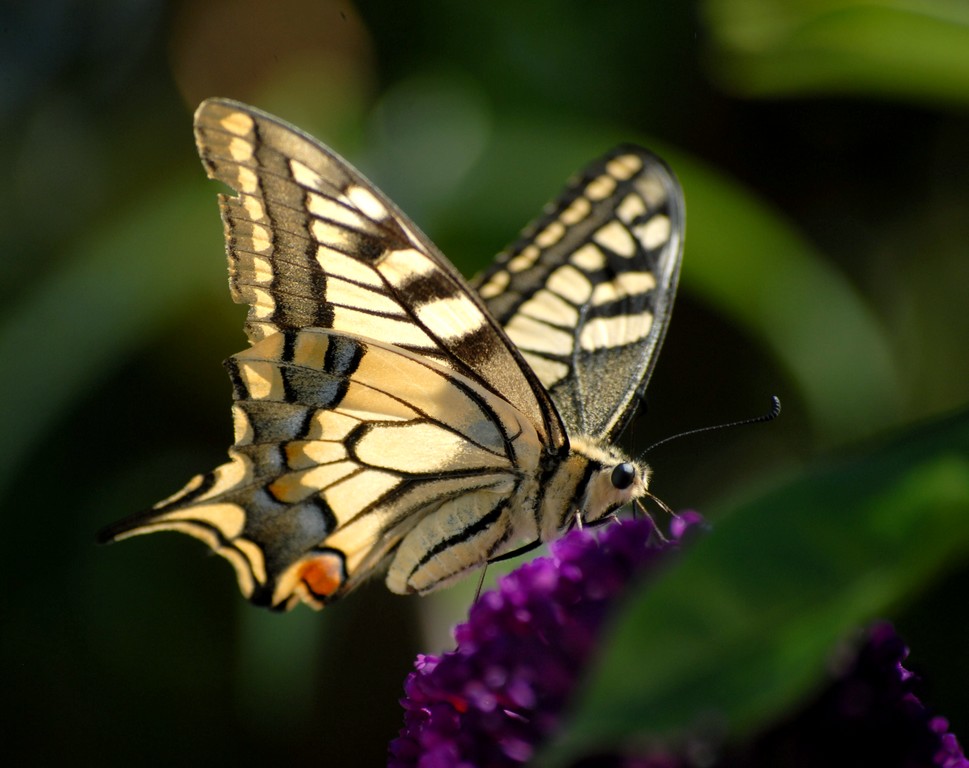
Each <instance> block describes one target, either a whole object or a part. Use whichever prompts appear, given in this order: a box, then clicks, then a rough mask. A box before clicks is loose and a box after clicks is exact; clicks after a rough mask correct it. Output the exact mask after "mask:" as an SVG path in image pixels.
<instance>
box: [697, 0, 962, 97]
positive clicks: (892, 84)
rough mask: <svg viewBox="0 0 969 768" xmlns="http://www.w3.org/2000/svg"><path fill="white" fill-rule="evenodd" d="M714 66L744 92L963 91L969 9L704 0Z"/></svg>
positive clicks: (843, 0)
mask: <svg viewBox="0 0 969 768" xmlns="http://www.w3.org/2000/svg"><path fill="white" fill-rule="evenodd" d="M705 11H706V14H705V15H706V17H707V20H708V23H709V27H710V30H711V32H712V33H713V36H714V38H715V39H716V40H717V42H718V44H719V49H718V50H717V51H716V53H715V55H714V59H713V60H714V66H713V67H712V68H711V69H712V71H713V72H714V73H715V76H716V77H717V78H718V79H719V80H721V82H723V83H725V84H726V85H727V86H728V87H730V88H732V89H734V90H736V91H738V92H741V93H744V94H747V95H751V96H777V95H794V94H805V93H815V94H817V93H841V94H845V93H853V94H867V95H877V96H881V97H889V98H895V99H901V100H906V101H915V102H922V103H929V104H939V103H941V104H959V105H961V104H965V103H966V102H967V101H969V9H967V7H966V5H965V4H964V3H958V2H952V0H920V1H919V2H899V1H898V0H894V1H889V0H874V1H872V2H865V3H859V2H857V0H824V2H820V1H819V0H800V1H799V2H788V0H743V1H742V2H737V1H736V0H708V2H707V3H706V6H705Z"/></svg>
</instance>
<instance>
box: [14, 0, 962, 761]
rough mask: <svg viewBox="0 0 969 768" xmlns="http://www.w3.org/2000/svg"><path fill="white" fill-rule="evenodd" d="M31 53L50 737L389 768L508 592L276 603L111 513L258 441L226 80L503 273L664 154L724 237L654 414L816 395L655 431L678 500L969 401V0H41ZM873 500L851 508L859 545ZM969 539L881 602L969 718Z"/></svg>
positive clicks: (841, 545) (377, 588) (26, 418)
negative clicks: (462, 651) (455, 628)
mask: <svg viewBox="0 0 969 768" xmlns="http://www.w3.org/2000/svg"><path fill="white" fill-rule="evenodd" d="M0 62H2V63H0V73H2V78H0V144H2V146H3V147H4V150H5V156H6V157H7V161H6V163H5V167H4V171H3V178H4V183H3V184H0V196H2V197H0V202H2V204H0V217H2V218H0V226H2V231H4V232H5V233H6V235H5V238H6V239H5V241H4V246H3V255H2V258H0V285H2V286H3V290H4V293H5V294H6V295H7V296H8V298H9V301H8V303H7V307H6V308H5V311H4V312H3V313H2V314H0V361H2V365H3V367H4V370H5V371H6V373H5V374H4V375H3V376H2V377H0V392H2V397H0V403H2V404H3V405H2V407H3V434H4V440H3V455H2V456H0V493H2V496H3V514H4V521H5V536H4V537H3V557H2V558H0V563H2V567H3V569H4V571H3V580H4V583H6V584H7V588H6V589H4V590H3V597H2V601H3V603H2V616H3V630H2V639H0V648H2V658H3V660H4V685H3V692H4V694H3V695H4V698H5V699H6V700H7V701H6V703H7V706H6V708H5V709H6V711H7V713H8V714H7V715H6V716H5V718H4V721H3V725H2V726H0V728H2V733H3V738H2V743H3V744H4V747H5V751H7V752H9V753H10V754H11V755H12V756H14V757H16V758H18V759H19V760H20V761H21V762H23V763H25V764H52V763H66V762H68V761H71V762H74V763H86V762H93V761H94V760H97V761H98V762H99V763H102V764H105V765H130V764H135V763H137V764H142V765H149V764H158V765H161V764H172V763H181V764H197V765H202V764H208V765H211V764H227V763H229V762H230V761H231V762H232V763H234V764H239V765H255V764H260V763H265V762H267V761H270V760H272V761H274V762H276V763H279V764H289V763H295V762H297V761H300V762H304V763H305V762H307V761H310V762H313V763H318V764H324V763H326V764H330V763H332V764H342V765H350V766H356V765H379V764H381V763H382V762H383V759H384V752H385V749H386V743H387V742H388V741H389V739H390V738H391V737H392V736H393V735H394V734H395V733H396V730H397V729H398V728H399V727H400V725H401V713H400V710H399V707H398V705H397V699H398V698H399V697H400V695H401V694H402V687H401V686H402V683H403V680H404V677H405V675H406V673H407V671H408V670H409V668H410V665H411V663H412V660H413V657H414V655H415V654H416V653H418V652H435V651H439V650H441V649H442V648H444V647H445V646H446V645H447V638H448V628H449V626H450V625H451V624H452V623H453V622H454V621H455V620H456V619H457V618H458V617H460V616H461V614H462V612H463V611H465V610H466V608H467V605H468V603H469V601H470V599H471V598H470V595H471V591H473V586H474V585H473V584H471V585H470V586H468V585H464V586H463V587H460V588H457V589H455V590H451V591H449V592H447V593H445V594H443V595H441V596H434V597H433V598H428V599H417V598H410V599H408V598H399V597H394V596H391V595H389V594H388V593H387V592H386V590H385V589H384V588H383V587H382V585H381V584H379V583H377V584H373V585H369V586H368V587H366V588H364V589H363V590H361V592H360V594H358V595H355V596H354V597H353V598H352V599H350V600H347V601H346V602H344V603H342V604H339V605H337V606H334V607H332V608H330V609H328V610H326V611H324V612H323V613H322V614H314V613H311V612H310V611H308V610H306V609H299V610H297V611H295V612H293V613H291V614H288V615H285V616H276V615H270V614H267V613H264V612H260V611H258V610H256V609H254V608H250V607H249V606H248V605H247V604H246V603H245V602H244V601H243V600H242V598H240V596H239V595H238V593H237V590H236V586H235V580H234V577H233V574H232V572H231V569H230V568H229V567H228V566H227V565H226V564H225V563H224V562H223V561H221V560H220V559H218V558H213V557H206V556H205V555H204V549H203V548H202V547H201V545H200V544H198V543H197V542H194V541H192V540H190V539H188V538H187V537H180V536H158V537H147V538H143V539H138V540H134V541H131V542H126V543H123V544H119V545H117V546H113V547H110V548H98V547H96V546H95V545H94V543H93V539H94V532H95V531H96V530H97V529H98V528H99V527H100V526H101V525H103V524H106V523H108V522H111V521H113V520H115V519H117V518H120V517H122V516H124V515H126V514H129V513H132V512H135V511H138V510H140V509H143V508H145V507H147V506H149V505H150V504H152V503H154V502H155V501H157V500H158V499H160V498H162V497H164V496H167V495H168V494H170V493H172V492H173V491H175V490H176V489H177V488H179V487H181V485H182V484H183V482H184V481H185V480H187V479H188V477H190V476H191V475H193V474H195V473H197V472H199V471H202V470H205V469H208V468H210V467H211V466H214V465H215V464H216V463H220V462H221V460H222V458H223V457H224V455H225V449H226V447H227V446H228V444H229V442H230V439H231V425H230V419H229V399H230V387H229V383H228V380H227V378H226V376H225V374H224V373H223V370H222V367H221V365H220V364H219V362H220V361H221V360H222V359H223V358H225V357H227V356H228V355H230V354H232V353H233V352H236V351H238V350H239V349H241V348H242V346H243V345H244V336H243V334H242V330H241V327H242V320H243V317H244V314H245V310H244V308H242V307H238V306H236V305H233V304H232V303H231V301H230V300H229V297H228V292H227V290H226V287H227V286H226V272H225V261H224V257H223V255H222V254H223V245H222V231H221V224H220V222H219V218H218V213H217V208H216V202H215V194H216V192H217V191H219V188H218V185H216V184H214V183H212V182H209V181H207V180H206V179H205V176H204V173H203V171H202V169H201V167H200V165H199V163H198V160H197V157H196V154H195V148H194V145H193V140H192V132H191V115H192V112H193V111H194V109H195V107H196V105H197V104H198V102H199V101H200V100H201V99H203V98H205V97H208V96H228V97H232V98H237V99H241V100H243V101H247V102H249V103H252V104H254V105H256V106H259V107H261V108H263V109H265V110H268V111H270V112H273V113H275V114H278V115H279V116H281V117H283V118H284V119H286V120H289V121H290V122H293V123H296V124H297V125H299V126H300V127H302V128H303V129H305V130H306V131H308V132H310V133H312V134H313V135H315V136H317V137H319V138H321V139H322V140H324V141H325V142H327V143H328V144H330V145H332V146H333V147H334V148H336V149H337V150H338V151H339V152H340V153H341V154H344V155H345V156H347V157H348V158H349V159H351V160H352V161H353V162H354V163H355V164H357V165H358V166H359V167H360V168H361V169H362V170H363V171H364V172H365V173H366V174H367V175H368V176H370V177H371V178H372V179H373V180H374V181H375V182H376V183H378V184H379V185H380V186H381V188H382V189H384V191H386V192H387V193H388V194H389V195H390V196H391V197H392V198H393V199H395V200H396V201H397V202H398V203H399V204H400V206H401V207H402V208H403V209H404V210H405V211H407V212H408V214H409V215H410V216H411V217H412V218H414V220H415V221H416V222H417V223H418V224H419V225H420V226H421V228H422V229H424V230H425V231H426V232H427V233H428V234H429V235H430V236H431V237H432V239H434V240H435V242H436V243H437V244H438V245H439V246H440V247H441V248H442V250H443V251H444V252H445V253H446V254H448V255H449V256H450V257H451V258H452V260H453V261H454V262H455V263H456V264H457V265H458V266H459V268H460V269H462V270H463V271H464V272H465V273H466V274H469V275H470V274H471V273H473V272H474V271H476V270H477V269H479V268H481V267H483V266H484V265H485V264H487V263H488V261H489V259H490V258H491V256H492V255H493V254H494V253H495V252H497V251H498V250H499V249H500V248H502V247H503V246H504V245H505V244H506V243H507V242H509V241H510V240H512V239H513V238H514V237H515V235H516V234H517V232H518V230H519V229H520V228H521V227H522V226H523V225H524V224H525V223H526V222H527V221H528V220H529V219H530V218H531V217H532V216H534V215H535V214H537V213H538V211H539V209H540V208H541V206H542V205H543V204H544V203H545V202H546V201H547V200H548V199H550V198H551V197H552V196H553V195H555V194H556V193H557V191H558V190H559V188H560V187H561V185H562V184H563V183H564V181H565V179H566V178H567V177H568V176H569V174H571V173H572V172H573V171H575V170H576V169H578V168H579V167H580V166H582V165H583V164H584V163H585V162H587V161H588V160H590V159H592V158H593V157H595V156H596V155H598V154H599V153H601V152H603V151H605V150H606V149H608V148H609V147H610V146H611V145H613V144H615V143H617V142H619V141H636V142H640V143H642V144H645V145H646V146H649V147H651V148H653V149H654V150H656V151H658V152H659V153H660V154H661V155H662V156H664V157H665V158H666V159H667V160H668V161H669V163H670V164H671V165H672V167H673V168H674V169H675V171H676V172H677V173H678V175H679V176H680V178H681V181H682V183H683V185H684V188H685V191H686V200H687V211H688V234H687V246H686V254H685V262H684V271H683V279H682V284H681V292H680V296H679V298H678V301H677V307H676V311H675V313H674V315H675V316H674V319H673V322H672V325H671V328H670V331H669V335H668V337H667V342H666V346H665V348H664V350H663V353H662V359H661V360H660V363H659V365H658V366H657V368H656V373H655V375H654V378H653V382H652V384H651V386H650V389H649V393H648V409H644V410H646V411H647V412H646V413H644V414H642V416H641V418H639V419H638V420H637V421H636V422H635V423H634V426H633V428H632V429H631V430H630V432H629V435H630V436H631V438H632V440H633V445H634V446H640V447H641V446H643V445H645V444H648V443H650V442H652V441H654V440H657V439H659V438H662V437H665V436H667V435H669V434H672V433H674V432H676V431H680V430H683V429H686V428H690V427H694V426H698V425H706V424H711V423H717V422H722V421H725V420H731V419H734V418H739V417H742V416H746V415H748V414H750V415H753V414H756V413H759V412H763V411H766V410H767V407H768V396H769V395H771V394H775V393H776V394H778V395H779V396H780V397H781V398H782V400H783V402H784V414H783V416H782V418H781V419H779V420H778V421H777V422H775V423H774V424H772V425H771V426H769V427H758V428H751V429H747V430H737V431H731V432H725V433H720V434H715V435H711V436H708V437H704V438H698V439H694V440H684V441H683V442H680V443H674V444H671V445H669V446H664V447H663V448H662V449H660V450H658V451H657V452H656V453H655V454H651V456H650V462H651V464H652V465H653V467H654V470H655V480H654V484H653V490H654V491H655V492H656V493H657V494H658V495H659V496H660V497H661V498H662V499H664V500H665V501H666V502H667V503H668V504H670V505H671V506H673V507H675V508H683V507H695V508H697V509H699V510H701V511H703V512H704V513H706V514H708V515H709V516H710V517H714V518H716V514H717V510H718V509H720V508H723V507H724V501H723V500H724V499H730V500H736V499H742V498H746V497H750V496H752V495H756V493H757V490H758V489H761V488H768V487H773V486H774V485H775V484H777V483H780V482H782V480H783V479H785V478H798V477H802V476H803V473H804V472H805V471H807V468H809V467H812V466H814V465H816V463H817V462H818V461H820V460H822V459H824V460H827V461H837V459H831V458H830V457H832V456H834V457H837V456H842V455H849V454H851V455H853V454H859V453H860V454H864V453H866V452H868V451H870V450H874V448H872V446H878V445H881V444H882V442H883V441H885V440H886V439H888V437H887V436H889V435H892V434H897V433H899V431H900V430H902V431H904V430H905V429H906V428H907V427H909V426H910V425H913V424H916V423H918V422H922V421H924V420H927V419H933V418H937V417H940V416H942V415H943V414H947V413H953V412H958V411H960V409H965V408H966V405H967V401H969V354H967V341H969V312H967V311H966V309H967V299H969V258H967V257H969V215H967V212H969V10H967V6H965V5H964V4H962V3H958V2H951V1H948V0H925V1H924V2H918V3H915V2H910V3H905V2H889V1H888V0H882V1H877V0H870V1H869V2H849V1H848V0H798V1H797V2H790V0H736V1H734V2H731V1H730V0H705V2H693V1H691V2H676V3H673V2H653V3H631V2H608V1H606V2H600V3H577V2H553V1H551V0H541V1H540V2H533V3H528V4H525V3H517V2H509V1H508V0H497V1H496V2H492V3H489V4H475V5H470V4H469V5H458V4H455V3H448V2H444V1H443V0H420V1H416V0H415V1H413V2H409V3H394V2H389V1H387V0H384V2H361V3H357V4H352V3H349V2H340V1H339V0H334V1H332V2H331V1H330V0H283V1H282V2H277V3H272V4H269V3H262V2H258V1H257V0H231V1H230V0H217V1H212V2H204V3H199V2H196V3H192V2H181V3H162V2H156V1H153V0H139V1H137V2H133V1H131V0H124V1H122V0H116V1H115V2H100V3H87V2H81V0H74V1H72V0H60V1H57V0H48V1H45V2H36V3H32V4H26V3H24V4H13V3H8V4H4V5H3V7H2V9H0ZM896 439H898V438H896ZM901 439H902V440H903V441H904V440H905V438H901ZM919 445H921V443H919ZM879 472H882V473H884V476H885V480H886V482H888V481H889V480H891V479H892V477H891V475H892V474H893V472H894V470H893V465H892V463H891V461H886V462H885V463H884V464H883V465H876V468H875V470H874V474H875V476H876V477H877V476H880V475H879ZM869 474H871V473H869ZM835 500H837V499H835ZM727 506H729V504H727ZM843 514H844V515H846V516H847V515H850V514H851V509H850V508H848V507H846V508H845V509H844V511H843ZM838 519H839V518H838V515H837V514H835V515H832V514H830V510H828V512H827V513H826V514H825V515H823V516H819V517H818V518H817V520H818V522H817V525H818V527H821V526H823V527H824V533H825V535H826V538H827V540H828V541H833V542H834V545H830V549H829V550H819V551H822V552H829V554H830V557H832V558H833V557H835V556H836V555H837V553H838V552H839V551H845V552H850V551H851V550H852V546H853V539H852V535H854V533H853V532H854V528H852V526H846V527H845V530H844V532H843V534H842V533H841V532H840V531H839V530H838ZM957 528H958V530H955V531H953V537H954V539H955V540H959V541H963V542H964V541H966V540H967V538H969V537H967V536H966V524H965V516H964V515H963V518H962V522H961V524H960V525H959V526H957ZM781 535H783V534H781ZM859 535H861V534H859ZM764 546H765V547H770V546H771V544H770V543H769V542H768V543H767V544H765V545H764ZM966 554H967V548H966V547H961V548H956V549H955V550H954V551H949V552H947V554H946V556H945V558H944V559H943V560H940V561H938V562H934V561H933V562H932V563H931V564H930V565H929V566H924V567H923V568H922V570H920V571H919V577H918V579H913V580H910V582H907V583H906V584H907V586H906V588H904V589H902V588H899V589H898V590H897V591H895V592H890V593H889V594H888V595H887V596H884V597H882V598H881V599H880V602H871V603H869V604H868V606H869V607H868V608H866V610H868V611H869V612H870V611H872V610H875V609H874V608H873V607H871V606H874V605H877V606H878V608H879V612H880V613H881V615H886V617H887V618H891V619H893V620H894V621H895V622H896V624H897V626H898V627H899V629H900V631H901V632H902V634H903V636H904V637H905V638H906V639H907V640H908V641H909V642H910V644H911V645H912V647H913V657H912V659H911V664H910V666H912V667H913V668H915V669H916V670H918V671H919V672H920V673H923V674H924V676H925V678H926V684H927V688H926V696H925V698H926V699H927V700H928V701H929V702H930V703H931V704H932V705H934V706H935V707H936V708H937V709H938V710H939V711H940V712H941V713H943V714H946V715H947V716H948V717H949V718H950V720H951V721H952V723H953V728H954V730H955V731H956V733H957V734H961V735H962V737H963V743H964V744H965V742H966V739H967V738H969V693H967V690H969V686H967V683H969V653H967V652H966V648H969V617H967V611H966V603H967V589H969V567H967V565H966V563H967V557H966ZM724 567H726V568H730V567H734V566H732V565H730V564H729V563H728V564H726V565H725V566H724ZM736 567H738V568H742V567H743V564H742V563H738V564H736ZM781 567H784V564H783V563H781ZM790 568H791V569H796V565H794V564H793V563H792V564H791V565H790ZM492 575H493V574H492ZM783 578H784V579H786V580H788V581H791V580H793V581H795V582H796V580H797V579H803V580H808V581H809V580H810V579H812V578H813V574H812V573H810V572H803V573H799V572H797V571H796V570H791V571H790V572H787V573H785V574H784V575H783ZM472 581H473V580H472ZM913 585H914V586H913ZM915 587H917V589H916V588H915ZM886 607H887V608H888V610H887V612H885V611H881V609H882V608H886ZM866 610H862V609H859V610H858V615H859V616H866V615H867V613H866Z"/></svg>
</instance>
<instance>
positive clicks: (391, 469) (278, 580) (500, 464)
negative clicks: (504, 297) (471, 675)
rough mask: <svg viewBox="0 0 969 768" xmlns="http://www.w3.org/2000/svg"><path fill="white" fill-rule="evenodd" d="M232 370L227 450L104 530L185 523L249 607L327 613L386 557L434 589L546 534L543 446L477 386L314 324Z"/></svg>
mask: <svg viewBox="0 0 969 768" xmlns="http://www.w3.org/2000/svg"><path fill="white" fill-rule="evenodd" d="M226 367H227V368H228V370H229V374H230V377H231V379H232V382H233V387H234V390H235V394H234V396H235V401H236V402H235V405H234V406H233V413H234V417H235V431H236V439H235V445H234V446H233V447H232V449H231V450H230V458H231V461H229V463H227V464H224V465H222V466H221V467H218V468H217V469H215V470H214V471H212V472H209V473H207V474H205V475H199V476H198V477H196V478H194V479H193V480H192V481H191V482H189V484H188V485H187V486H186V487H185V488H184V489H183V490H182V491H180V492H179V493H177V494H175V495H174V496H172V497H171V498H169V499H166V500H165V501H163V502H161V503H160V504H158V505H156V507H155V508H154V509H152V510H151V511H149V512H148V513H145V514H144V515H141V516H138V517H136V518H133V519H131V520H128V521H125V522H123V523H121V524H118V525H116V526H113V527H111V528H109V529H106V530H105V531H104V532H103V533H102V538H103V540H117V539H122V538H126V537H128V536H134V535H138V534H143V533H151V532H154V531H158V530H177V531H181V532H184V533H188V534H190V535H192V536H194V537H196V538H198V539H201V540H202V541H204V542H205V543H206V544H208V545H209V546H210V547H211V548H212V549H213V550H214V551H215V552H217V553H218V554H220V555H222V556H223V557H225V558H226V559H227V560H228V561H229V562H230V563H232V565H233V566H234V567H235V570H236V575H237V577H238V581H239V587H240V589H241V590H242V592H243V594H245V595H246V596H247V597H249V598H250V599H251V600H252V601H253V602H255V603H257V604H260V605H266V606H269V607H273V608H289V607H291V606H292V605H293V604H294V603H295V602H296V601H297V600H298V599H302V600H304V601H305V602H307V603H309V604H310V605H312V606H314V607H317V608H319V607H322V606H323V605H324V604H325V603H326V602H329V601H331V600H333V599H336V598H337V597H340V596H342V595H344V594H346V593H347V592H348V591H350V590H351V589H353V587H355V586H356V585H357V584H359V583H360V581H361V580H362V579H364V578H366V577H367V576H368V575H370V574H371V573H373V572H374V571H375V570H378V569H382V568H383V567H385V566H387V565H388V564H389V565H390V575H389V578H388V586H390V588H391V589H393V590H395V591H398V592H411V591H414V592H425V591H428V590H431V589H434V588H435V587H436V586H438V585H439V584H441V583H443V582H446V581H448V580H450V579H451V578H453V577H454V576H455V575H457V574H459V573H461V572H463V571H464V570H467V569H469V568H473V567H475V566H477V565H481V564H482V563H483V562H484V561H485V560H487V559H488V558H489V557H490V556H492V555H493V554H496V553H498V552H500V551H502V550H503V549H505V548H507V547H509V546H512V545H514V544H515V543H516V541H518V540H519V539H521V538H529V539H533V538H534V537H535V536H537V530H536V529H535V527H534V517H533V516H532V515H529V514H526V513H527V512H528V509H527V506H525V505H524V503H523V501H524V500H523V499H521V498H520V494H519V490H520V487H521V484H522V482H523V479H527V478H529V477H533V476H534V475H535V474H536V472H537V468H538V465H539V461H540V456H541V454H542V444H541V442H540V440H539V438H538V435H537V433H536V432H535V430H534V429H533V428H532V426H531V425H530V423H529V422H528V420H527V419H525V418H524V417H523V416H522V414H521V413H520V412H518V411H517V409H515V408H514V407H512V406H511V405H509V404H508V403H507V402H505V401H504V400H502V399H501V398H498V397H495V396H494V395H493V394H492V393H490V392H489V391H488V390H486V389H484V388H483V387H481V386H480V385H479V384H477V383H476V382H475V381H473V380H471V379H469V378H467V377H465V376H463V375H462V374H459V373H456V372H455V371H453V370H450V369H448V368H446V367H445V366H442V365H440V364H438V363H436V362H434V361H433V360H430V359H427V358H422V357H419V356H417V355H415V354H414V353H411V352H407V351H406V350H402V349H398V348H395V347H392V346H390V345H385V344H381V343H379V342H375V341H372V340H366V339H362V338H360V337H356V336H351V335H348V334H343V333H339V332H336V331H332V330H324V329H315V328H314V329H308V330H304V331H284V332H280V333H274V334H272V335H271V336H267V337H266V338H265V339H263V340H262V341H259V342H257V343H256V344H254V345H253V346H252V347H251V348H250V349H249V350H247V351H246V352H242V353H239V354H237V355H234V356H233V357H231V358H230V359H229V360H227V361H226ZM411 534H413V535H412V536H411V537H410V540H408V537H409V535H411ZM444 551H446V552H447V555H446V557H445V558H443V559H441V558H435V554H436V553H438V552H444Z"/></svg>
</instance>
